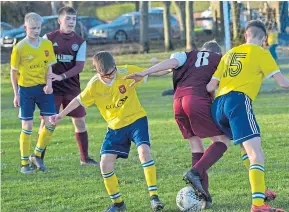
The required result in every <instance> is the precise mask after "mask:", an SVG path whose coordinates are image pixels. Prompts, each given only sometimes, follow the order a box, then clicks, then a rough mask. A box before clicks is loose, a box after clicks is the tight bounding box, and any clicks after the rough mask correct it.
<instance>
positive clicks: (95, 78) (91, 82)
mask: <svg viewBox="0 0 289 212" xmlns="http://www.w3.org/2000/svg"><path fill="white" fill-rule="evenodd" d="M99 80H100V77H99V75H98V74H96V75H94V76H93V77H92V78H91V79H90V80H89V81H88V83H87V87H90V88H91V87H93V86H95V85H96V84H97V83H98V82H99Z"/></svg>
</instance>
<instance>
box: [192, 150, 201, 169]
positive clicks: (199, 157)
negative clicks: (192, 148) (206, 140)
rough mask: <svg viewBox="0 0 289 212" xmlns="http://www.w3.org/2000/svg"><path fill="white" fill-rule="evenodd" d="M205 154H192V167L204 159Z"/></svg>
mask: <svg viewBox="0 0 289 212" xmlns="http://www.w3.org/2000/svg"><path fill="white" fill-rule="evenodd" d="M203 154H204V153H203V152H192V167H194V165H195V164H196V163H197V162H198V161H199V160H200V159H201V158H202V156H203Z"/></svg>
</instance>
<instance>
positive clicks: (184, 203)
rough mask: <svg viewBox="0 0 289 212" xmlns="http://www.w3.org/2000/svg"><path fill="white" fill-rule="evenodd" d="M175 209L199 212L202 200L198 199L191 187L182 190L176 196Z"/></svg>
mask: <svg viewBox="0 0 289 212" xmlns="http://www.w3.org/2000/svg"><path fill="white" fill-rule="evenodd" d="M176 202H177V207H178V208H179V209H180V211H184V212H193V211H201V210H202V205H203V203H204V200H203V199H202V198H201V197H199V196H198V195H197V194H196V192H195V190H194V189H193V188H192V187H191V186H187V187H184V188H182V189H181V190H180V191H179V193H178V194H177V198H176Z"/></svg>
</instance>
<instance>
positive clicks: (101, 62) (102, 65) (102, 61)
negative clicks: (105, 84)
mask: <svg viewBox="0 0 289 212" xmlns="http://www.w3.org/2000/svg"><path fill="white" fill-rule="evenodd" d="M93 65H94V68H95V69H96V71H97V72H101V73H104V74H106V73H108V72H109V71H110V70H111V69H113V68H114V67H115V60H114V58H113V56H112V54H111V53H109V52H106V51H100V52H98V53H97V54H95V55H94V56H93Z"/></svg>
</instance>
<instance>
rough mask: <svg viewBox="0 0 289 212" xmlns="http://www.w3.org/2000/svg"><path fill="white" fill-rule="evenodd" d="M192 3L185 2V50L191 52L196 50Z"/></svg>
mask: <svg viewBox="0 0 289 212" xmlns="http://www.w3.org/2000/svg"><path fill="white" fill-rule="evenodd" d="M193 3H194V2H193V1H188V0H187V1H186V50H187V51H192V50H193V49H197V48H196V44H195V41H194V39H195V33H194V30H195V29H194V20H193V19H194V18H193Z"/></svg>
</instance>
